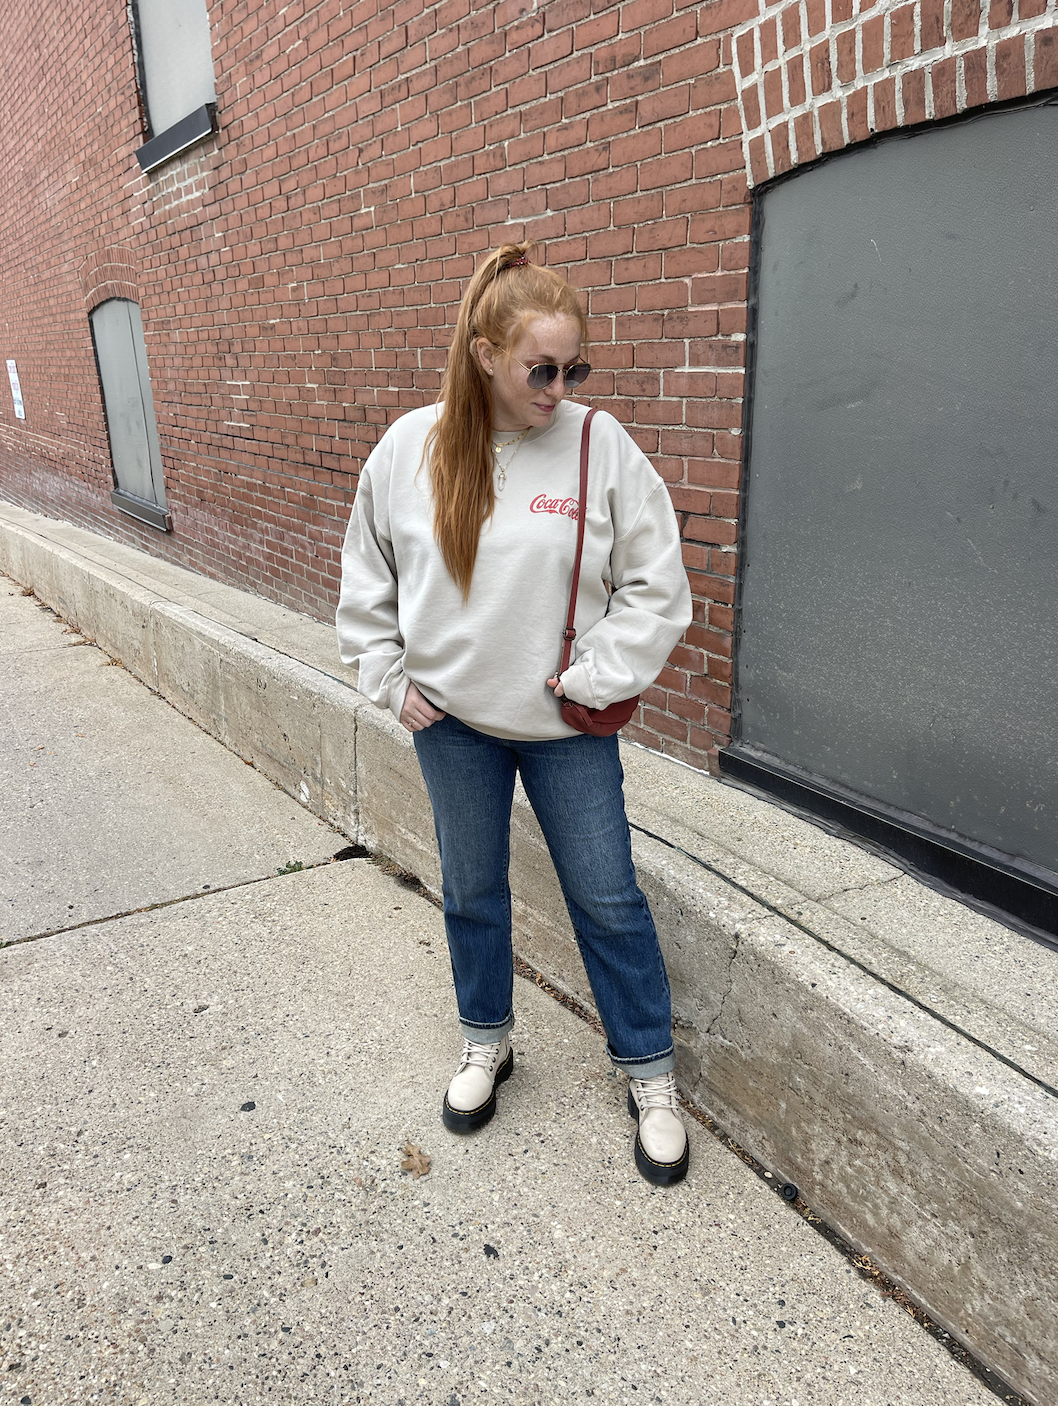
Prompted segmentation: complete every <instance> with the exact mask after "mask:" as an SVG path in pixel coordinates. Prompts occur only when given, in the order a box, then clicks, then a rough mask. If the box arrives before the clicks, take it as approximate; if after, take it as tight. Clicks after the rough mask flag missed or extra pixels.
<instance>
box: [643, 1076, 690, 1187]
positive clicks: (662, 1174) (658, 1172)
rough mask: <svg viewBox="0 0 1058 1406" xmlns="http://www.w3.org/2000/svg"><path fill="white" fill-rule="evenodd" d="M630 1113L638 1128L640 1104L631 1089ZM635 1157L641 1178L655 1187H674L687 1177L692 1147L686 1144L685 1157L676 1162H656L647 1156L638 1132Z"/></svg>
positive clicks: (684, 1148) (688, 1143)
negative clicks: (644, 1178)
mask: <svg viewBox="0 0 1058 1406" xmlns="http://www.w3.org/2000/svg"><path fill="white" fill-rule="evenodd" d="M628 1112H629V1113H630V1114H631V1116H632V1117H633V1118H634V1119H635V1120H636V1124H637V1126H638V1123H639V1104H638V1103H636V1101H635V1099H634V1098H633V1097H632V1090H631V1089H629V1090H628ZM635 1157H636V1170H637V1171H638V1172H639V1174H640V1176H642V1177H646V1179H647V1181H649V1182H651V1183H653V1185H654V1186H673V1185H674V1184H675V1183H676V1182H678V1181H682V1180H683V1178H684V1177H685V1176H686V1175H687V1168H688V1167H689V1166H690V1163H691V1145H690V1142H689V1141H688V1142H686V1143H685V1144H684V1147H683V1156H682V1157H680V1158H679V1159H678V1160H677V1161H675V1162H655V1161H654V1159H653V1157H648V1156H647V1154H646V1152H645V1151H644V1148H643V1144H642V1143H641V1142H640V1140H639V1133H638V1132H637V1133H636V1140H635Z"/></svg>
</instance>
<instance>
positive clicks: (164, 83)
mask: <svg viewBox="0 0 1058 1406" xmlns="http://www.w3.org/2000/svg"><path fill="white" fill-rule="evenodd" d="M136 11H137V18H138V21H139V40H140V62H141V65H142V73H143V86H144V88H145V89H146V94H145V96H146V101H147V111H148V113H149V115H150V122H151V132H152V135H154V136H157V135H158V134H159V133H160V132H164V131H166V130H167V129H168V128H170V127H173V126H175V125H176V123H178V122H179V121H180V120H181V119H182V118H185V117H187V116H188V115H189V114H190V113H192V112H194V111H195V110H196V109H198V108H201V107H203V106H204V105H205V104H206V103H211V102H213V101H214V100H215V95H214V90H213V54H212V50H211V47H210V37H209V16H208V15H207V13H206V0H136Z"/></svg>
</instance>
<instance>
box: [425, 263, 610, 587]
mask: <svg viewBox="0 0 1058 1406" xmlns="http://www.w3.org/2000/svg"><path fill="white" fill-rule="evenodd" d="M532 247H533V246H532V244H531V243H524V244H504V245H502V246H501V247H500V248H499V249H497V250H496V251H495V252H494V253H492V254H490V255H489V257H488V258H487V259H486V260H485V262H484V263H483V264H482V265H481V267H480V268H479V269H478V270H477V271H476V272H475V274H474V276H473V278H472V279H471V280H470V285H469V287H468V288H467V291H466V293H465V294H464V295H463V301H462V302H461V303H460V305H459V315H458V317H457V318H456V327H455V335H454V336H453V338H452V345H451V347H450V348H449V352H448V361H447V364H446V366H445V373H444V379H443V381H442V383H441V399H442V400H443V402H444V404H443V407H442V409H441V414H440V416H439V417H438V420H437V423H436V425H435V426H434V427H433V429H432V430H431V431H430V433H429V435H428V436H427V440H426V449H425V451H424V452H425V454H428V455H429V463H430V479H431V486H432V488H433V497H434V519H433V529H434V537H435V539H436V541H437V545H438V547H439V548H440V551H441V555H442V557H443V558H444V563H445V566H446V567H447V568H448V571H449V574H450V575H451V577H452V579H453V580H454V581H455V582H456V584H457V585H458V586H459V587H460V589H461V590H462V592H463V600H464V601H466V599H467V598H468V596H469V595H470V582H471V579H472V577H473V575H474V563H475V561H476V560H477V554H478V542H479V539H480V537H481V529H482V527H483V526H484V524H485V523H486V522H488V520H489V518H490V517H491V516H492V512H493V509H494V507H495V503H496V492H495V487H494V484H493V457H492V399H491V396H490V394H489V387H488V379H487V377H486V374H485V370H484V368H483V367H482V365H481V362H480V361H479V359H478V354H477V348H476V343H477V341H478V340H479V339H480V338H482V337H483V338H484V339H485V340H486V341H488V342H489V343H491V344H492V346H494V347H496V348H498V349H499V350H500V351H504V352H506V351H509V350H510V349H511V347H512V346H513V345H514V344H515V342H516V341H517V340H518V337H519V336H520V335H521V332H522V329H523V327H524V326H525V324H526V323H527V322H528V321H529V320H530V319H531V318H533V317H538V316H543V317H548V316H551V317H554V316H558V315H562V314H565V315H567V316H571V317H573V318H574V319H575V321H576V322H577V323H578V325H579V327H580V330H581V337H582V340H587V320H586V319H585V316H584V313H583V311H582V310H581V307H580V303H579V302H578V301H577V294H576V291H575V290H574V289H573V288H572V287H571V286H570V284H568V283H567V282H566V280H565V279H564V278H562V277H561V276H560V275H559V274H557V273H555V272H554V271H553V270H552V269H546V268H541V267H540V266H539V265H538V264H531V263H530V262H529V258H528V254H529V250H530V249H531V248H532Z"/></svg>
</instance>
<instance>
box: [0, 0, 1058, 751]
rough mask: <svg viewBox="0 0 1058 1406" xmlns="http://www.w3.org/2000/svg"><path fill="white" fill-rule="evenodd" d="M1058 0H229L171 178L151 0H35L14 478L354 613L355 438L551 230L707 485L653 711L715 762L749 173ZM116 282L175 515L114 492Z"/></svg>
mask: <svg viewBox="0 0 1058 1406" xmlns="http://www.w3.org/2000/svg"><path fill="white" fill-rule="evenodd" d="M1054 2H1055V0H1048V3H1049V4H1050V7H1051V8H1050V10H1049V11H1048V13H1049V14H1050V19H1049V20H1048V19H1047V14H1045V13H1044V12H1043V10H1042V6H1043V4H1044V0H995V3H994V4H993V3H992V0H988V3H989V4H990V5H991V8H989V9H987V10H986V11H981V10H978V11H977V14H978V19H977V29H976V30H974V27H973V23H972V15H970V12H969V11H968V10H967V11H966V13H965V14H964V10H966V5H967V4H968V3H969V0H952V3H951V5H950V6H949V10H950V16H951V25H950V26H949V29H948V30H942V31H941V32H940V38H939V40H938V42H937V43H933V40H934V39H935V38H936V36H935V35H934V32H933V29H932V28H931V27H930V26H931V25H933V26H934V28H935V21H934V19H933V18H930V17H931V16H933V14H934V11H933V10H932V9H930V6H931V5H934V4H936V3H938V0H915V4H914V5H907V6H904V7H903V9H902V10H900V9H897V8H896V7H893V8H892V9H890V8H887V7H883V6H881V5H877V6H875V7H874V8H872V9H870V13H869V14H868V13H867V10H868V7H867V6H861V8H862V10H863V12H864V13H863V14H862V15H860V14H857V16H855V17H853V15H852V6H853V0H798V2H797V3H793V4H781V3H780V4H776V5H766V4H759V3H758V0H714V3H711V4H706V5H701V4H691V3H685V0H626V3H623V4H619V3H608V0H549V3H541V0H500V3H498V4H497V3H491V2H490V3H480V0H444V3H440V4H436V3H434V4H428V3H424V0H360V3H353V4H350V3H343V2H342V0H293V3H291V4H288V5H285V6H284V5H281V4H279V3H277V0H258V3H256V4H253V5H251V4H249V3H247V0H210V4H209V11H210V21H211V29H212V38H213V54H214V62H215V69H216V82H217V98H218V105H219V119H220V132H219V135H218V136H217V137H215V138H210V139H209V140H208V141H207V142H206V143H204V144H203V145H201V146H199V147H197V148H195V149H194V150H193V151H191V152H190V153H189V154H188V155H187V156H186V157H183V158H178V159H176V160H174V161H173V162H171V163H169V164H168V165H166V166H164V167H162V168H161V169H160V170H159V171H158V172H155V173H154V174H152V175H150V176H144V175H142V174H141V172H140V170H139V167H138V165H137V163H136V161H135V158H134V152H135V149H136V148H137V146H139V145H140V144H141V143H142V141H143V140H144V132H143V126H142V118H141V113H140V107H139V100H138V95H137V91H136V81H135V69H134V62H133V52H132V45H131V40H130V36H129V31H128V21H127V11H126V7H125V4H124V0H108V3H104V4H103V5H101V6H97V7H85V6H82V5H75V4H74V3H73V0H59V3H58V4H56V5H53V6H49V7H45V9H44V10H43V11H42V10H41V7H39V6H36V5H32V4H30V3H29V0H9V4H8V10H7V13H6V16H5V18H6V23H5V26H4V30H3V34H2V36H0V64H2V71H3V72H4V74H5V83H4V85H3V88H2V91H0V143H2V152H0V327H2V329H3V346H2V347H0V358H6V357H14V358H15V359H16V360H17V362H18V366H19V372H20V375H21V379H22V387H23V392H24V395H25V399H26V412H27V419H26V421H25V422H24V424H23V423H22V422H16V421H15V420H14V417H13V415H12V413H11V403H10V397H9V396H7V395H6V394H0V495H2V496H4V497H7V498H8V499H10V500H13V501H16V502H20V503H23V504H25V505H27V506H31V507H34V508H37V509H39V510H41V511H44V512H48V513H52V514H54V515H56V516H61V517H65V518H67V519H70V520H72V521H74V522H78V523H80V524H82V525H85V526H88V527H91V528H93V529H95V530H97V531H101V532H104V533H106V534H107V535H110V536H113V537H118V538H121V539H123V540H126V541H132V542H135V543H136V544H137V545H140V546H142V547H144V548H146V549H147V550H148V551H151V552H154V553H156V554H158V555H162V556H165V557H168V558H170V559H172V560H175V561H179V562H182V563H185V564H187V565H190V566H192V567H194V568H195V569H197V570H200V571H203V572H206V573H208V574H210V575H213V576H216V577H219V578H221V579H223V580H226V581H231V582H234V583H235V584H239V585H243V586H246V587H249V588H250V589H253V590H256V591H259V592H261V593H262V594H265V595H268V596H271V597H273V598H275V599H278V600H281V601H283V602H285V603H286V604H288V605H291V606H293V607H295V608H296V609H299V610H303V611H307V612H309V613H312V614H315V615H317V616H320V617H322V618H326V617H328V616H329V615H330V614H331V611H332V609H333V603H334V599H335V593H336V583H337V578H338V555H339V550H340V544H341V537H342V532H343V529H344V524H345V521H346V519H347V517H348V513H349V507H350V503H351V501H352V496H353V493H354V491H355V483H356V472H357V470H358V467H359V465H360V464H361V463H362V462H363V459H364V457H365V456H366V455H367V453H368V452H369V451H370V449H371V447H372V446H373V445H374V443H375V442H376V440H377V439H378V437H379V435H380V433H381V432H382V430H383V429H384V427H385V426H386V425H387V424H388V423H389V422H390V421H391V419H392V418H393V417H394V415H396V414H397V413H399V412H400V411H401V410H403V409H405V408H409V407H412V406H418V405H421V404H423V403H428V402H430V401H431V400H432V399H433V398H434V397H435V395H436V392H437V389H438V386H439V383H440V372H441V368H442V366H443V362H444V348H445V346H446V344H447V339H448V335H449V328H450V325H451V322H452V319H453V315H454V310H455V306H456V304H457V303H458V300H459V296H460V293H461V291H462V288H463V287H464V286H465V281H466V279H467V278H468V276H469V275H470V273H471V271H472V270H473V267H474V263H475V259H476V258H477V257H478V256H479V255H480V254H481V253H483V252H484V251H486V250H487V249H489V248H491V247H493V246H495V244H497V243H498V242H500V241H501V240H504V239H508V238H523V237H533V238H537V239H539V240H541V241H543V248H544V257H545V258H546V260H547V261H548V262H549V263H551V264H552V265H555V266H557V267H559V268H561V269H562V270H563V271H565V272H566V273H568V275H569V277H570V278H571V279H572V281H573V282H574V283H575V284H576V285H577V286H578V287H579V288H581V289H583V290H584V294H585V298H586V303H587V308H588V311H589V315H590V319H591V329H592V336H593V339H594V343H595V345H594V349H593V354H592V360H593V362H594V364H595V366H596V367H597V368H598V370H597V371H596V373H595V374H594V375H593V377H592V379H591V380H590V381H589V382H588V385H587V387H586V391H585V394H586V396H587V397H588V398H590V399H591V400H592V401H593V402H594V403H596V404H599V405H602V406H605V408H607V409H609V410H610V411H612V412H613V413H614V414H616V415H617V416H618V417H619V418H620V419H621V420H622V422H623V423H624V424H625V425H626V426H627V427H628V429H629V432H630V433H631V434H632V435H633V436H634V437H635V439H636V440H637V441H638V443H639V444H640V445H641V446H642V447H643V449H644V450H645V451H646V452H647V453H648V454H650V455H651V457H652V459H653V461H654V463H655V464H656V466H657V468H658V470H659V472H660V473H661V474H662V475H663V476H664V478H665V479H666V481H667V482H668V484H669V485H670V490H671V492H672V497H673V501H674V503H675V505H676V508H677V510H678V512H679V513H680V515H681V521H682V527H683V535H684V541H685V544H686V545H685V552H686V561H687V566H688V570H689V572H690V577H691V583H692V589H693V591H694V596H695V624H694V625H692V627H691V628H690V630H689V631H688V633H687V636H686V639H685V641H684V642H683V643H681V645H680V646H679V647H678V648H677V649H676V650H675V651H674V653H673V656H672V659H671V661H670V665H669V667H668V668H667V669H666V670H665V672H664V673H663V674H662V676H661V678H660V679H659V681H658V683H657V685H656V686H655V688H653V689H651V690H650V691H649V693H648V695H647V698H646V701H645V705H644V708H643V710H642V714H641V717H640V720H639V722H638V724H637V725H636V726H634V727H631V728H629V729H627V735H629V736H632V737H634V738H637V739H638V740H641V741H644V742H646V743H648V745H652V746H655V747H659V748H661V749H663V750H665V751H666V752H670V753H672V754H673V755H675V756H677V757H680V758H681V759H683V760H685V761H688V762H691V763H692V764H693V765H697V766H702V765H704V764H705V763H706V759H707V754H708V752H709V751H710V749H712V748H714V747H715V746H716V745H717V743H721V744H722V743H723V742H724V741H725V740H726V737H727V734H728V727H729V718H730V713H729V707H730V668H731V641H732V634H731V631H732V607H733V602H734V576H735V550H734V548H735V542H736V535H737V515H738V488H739V474H740V426H741V416H742V393H743V367H744V347H745V329H746V294H747V287H746V279H747V273H746V270H747V266H748V260H749V229H750V205H749V197H748V193H747V185H748V182H749V181H751V180H752V181H759V180H761V179H763V178H765V177H767V176H768V175H770V174H772V173H777V172H781V171H783V170H785V169H787V168H788V167H789V166H790V165H792V164H793V163H794V162H796V161H804V160H807V159H811V157H812V156H814V155H815V154H816V152H817V151H823V150H828V149H830V148H831V147H832V146H833V145H834V144H835V143H843V142H845V141H854V140H857V139H858V138H860V137H862V136H864V135H866V130H869V129H870V124H871V122H872V121H873V123H874V126H876V127H878V128H879V130H880V129H881V127H882V126H883V125H890V126H891V125H894V122H904V121H906V122H912V121H915V120H918V119H919V118H920V117H921V116H923V115H930V114H931V112H935V113H937V114H938V115H939V114H940V113H941V112H943V111H946V110H947V109H946V108H945V107H944V103H945V101H947V99H945V98H944V96H943V94H944V93H945V92H946V91H947V90H946V89H945V87H944V83H945V81H946V80H945V78H944V76H943V75H944V73H945V72H947V70H945V69H943V67H942V66H943V64H944V63H945V62H948V63H954V72H955V74H956V78H955V92H956V105H957V106H958V105H959V104H961V105H962V106H967V105H972V103H973V102H975V101H986V100H989V99H990V98H992V97H997V96H1003V95H1006V94H1007V93H1008V92H1011V91H1012V89H1011V85H1012V84H1013V86H1014V88H1016V87H1017V84H1018V82H1022V89H1021V91H1027V90H1033V88H1034V87H1035V88H1039V87H1041V86H1042V85H1043V82H1044V81H1045V80H1046V81H1049V82H1052V83H1054V82H1058V75H1054V74H1053V73H1052V71H1051V70H1052V68H1053V64H1054V54H1055V51H1054V48H1053V41H1054V38H1055V30H1054V15H1053V6H1054ZM1003 3H1005V4H1006V10H1005V11H1002V10H1001V9H1000V8H997V6H1001V5H1002V4H1003ZM1011 4H1013V6H1014V7H1015V9H1017V7H1018V6H1020V9H1018V10H1017V13H1015V12H1014V10H1012V9H1011ZM843 5H844V6H845V7H846V9H847V11H848V13H847V14H846V13H845V11H844V10H843V9H842V6H843ZM919 6H921V7H922V8H921V10H920V9H919V8H918V7H919ZM1034 7H1035V8H1034ZM972 8H973V6H972V5H971V9H972ZM905 10H906V11H908V12H912V13H911V15H910V19H909V18H908V16H907V15H905V14H904V11H905ZM939 13H940V14H941V18H942V20H943V17H944V15H945V14H948V13H949V11H945V10H943V9H941V10H940V11H939ZM820 16H822V28H820V18H819V17H820ZM1004 16H1005V17H1004ZM993 17H995V24H993ZM878 19H880V20H881V30H880V31H878V28H877V20H878ZM871 23H874V25H875V27H874V28H873V29H870V30H869V29H868V26H869V24H871ZM1048 25H1050V28H1048ZM909 26H910V27H909ZM990 26H992V27H990ZM879 32H880V36H881V37H880V38H879V37H878V34H879ZM780 35H781V46H780ZM909 35H910V38H909V37H908V36H909ZM975 35H976V38H975V37H974V36H975ZM1026 35H1028V36H1029V37H1028V38H1026V37H1025V36H1026ZM849 36H851V39H850V38H849ZM1015 41H1016V43H1020V44H1022V46H1023V53H1024V63H1023V64H1021V66H1020V67H1019V63H1020V62H1021V61H1019V60H1018V59H1017V56H1016V55H1015V54H1014V50H1013V49H1010V48H1009V44H1010V43H1015ZM1016 43H1015V47H1016ZM879 44H881V51H880V52H881V67H878V66H877V65H876V64H875V58H876V55H877V52H878V45H879ZM1004 44H1007V45H1008V47H1007V48H1004V47H1003V45H1004ZM850 45H851V48H850ZM909 45H910V48H909V47H908V46H909ZM930 45H932V48H930V47H929V46H930ZM927 48H929V52H930V55H931V57H930V59H929V61H928V63H927V62H926V61H925V60H921V61H920V57H919V56H920V53H925V52H926V49H927ZM824 50H825V51H826V52H825V53H824ZM850 52H851V55H852V60H851V61H850V59H849V57H848V56H849V53H850ZM780 53H781V55H782V57H781V58H780ZM978 53H982V54H984V56H985V57H984V59H983V60H982V59H979V58H975V54H978ZM824 59H826V60H827V62H828V63H829V68H828V67H827V64H826V63H824ZM798 62H800V65H801V71H802V79H801V80H798V78H797V76H796V66H797V63H798ZM850 62H851V64H852V66H851V67H849V64H850ZM982 62H983V63H984V71H985V78H984V86H983V87H981V86H980V84H978V86H977V87H975V86H974V83H975V82H976V79H974V77H973V75H974V74H975V73H976V71H977V70H976V69H975V67H974V65H975V64H978V65H979V64H980V63H982ZM871 65H875V66H874V67H872V66H871ZM1049 65H1050V67H1049ZM916 75H918V76H916ZM923 75H925V76H924V77H923ZM959 75H961V77H960V76H959ZM1047 75H1050V77H1049V78H1048V77H1047ZM799 81H800V82H801V83H802V84H803V88H804V92H803V93H802V90H801V87H799V86H798V83H799ZM920 81H922V82H923V83H924V85H925V87H924V92H926V93H927V94H928V95H929V97H928V100H927V101H926V112H925V114H924V113H923V111H922V110H921V108H920V107H919V106H918V105H917V98H916V96H915V95H916V93H917V92H918V89H917V87H916V86H915V85H916V84H917V83H919V82H920ZM889 82H892V83H893V85H894V87H893V103H892V106H891V111H892V114H893V118H892V120H890V116H889V115H888V114H889V113H890V107H887V106H886V103H887V101H888V98H887V94H888V93H889V89H888V88H887V87H885V86H884V85H885V84H887V83H889ZM828 83H829V85H830V86H829V87H828V86H827V84H828ZM960 84H961V85H962V86H961V87H960ZM754 103H756V105H757V106H756V107H754ZM930 103H932V104H933V107H932V109H930V108H929V104H930ZM861 107H862V108H863V110H864V111H865V112H866V114H867V124H868V125H867V129H865V128H864V127H863V124H862V123H861V122H860V117H859V114H860V110H861ZM835 112H836V116H835ZM835 124H836V125H835ZM744 125H745V127H746V131H745V132H744V131H743V126H744ZM809 129H810V131H811V140H810V139H809ZM747 173H748V174H747ZM111 296H125V297H135V298H137V299H138V301H139V302H140V304H141V307H142V310H143V319H144V325H145V332H146V338H147V349H148V358H149V362H150V368H151V378H152V385H153V388H154V397H155V406H156V410H157V415H158V423H159V432H160V436H161V442H162V450H163V460H164V466H165V481H166V491H167V495H168V500H169V507H170V510H171V512H172V516H173V523H174V531H173V533H172V534H171V535H163V534H160V533H157V532H155V531H153V530H152V529H150V528H148V527H140V526H139V525H138V524H136V523H134V522H132V521H130V520H129V519H127V518H124V517H122V516H120V515H118V514H117V513H116V512H115V510H114V509H113V508H112V507H111V505H110V501H109V490H110V487H111V470H110V460H109V452H108V449H107V443H106V433H105V426H104V421H103V415H102V406H101V402H100V395H99V389H98V384H97V381H96V376H95V370H94V364H93V359H92V351H91V339H90V335H89V330H88V317H87V314H88V311H89V309H90V307H91V306H93V305H94V303H96V302H99V301H101V300H102V299H103V298H106V297H111Z"/></svg>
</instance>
